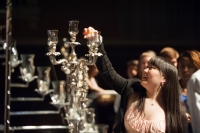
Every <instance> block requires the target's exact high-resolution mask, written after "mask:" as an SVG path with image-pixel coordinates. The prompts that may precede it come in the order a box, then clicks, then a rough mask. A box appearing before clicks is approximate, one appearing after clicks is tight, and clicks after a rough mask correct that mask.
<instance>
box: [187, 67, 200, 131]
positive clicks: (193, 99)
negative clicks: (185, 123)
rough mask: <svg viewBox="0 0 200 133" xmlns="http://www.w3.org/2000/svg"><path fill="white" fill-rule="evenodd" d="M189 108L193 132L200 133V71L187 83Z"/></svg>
mask: <svg viewBox="0 0 200 133" xmlns="http://www.w3.org/2000/svg"><path fill="white" fill-rule="evenodd" d="M187 96H188V106H189V110H190V115H191V124H192V130H193V132H194V133H200V126H199V125H200V70H198V71H197V72H195V73H194V74H193V75H192V76H191V78H190V79H189V81H188V83H187Z"/></svg>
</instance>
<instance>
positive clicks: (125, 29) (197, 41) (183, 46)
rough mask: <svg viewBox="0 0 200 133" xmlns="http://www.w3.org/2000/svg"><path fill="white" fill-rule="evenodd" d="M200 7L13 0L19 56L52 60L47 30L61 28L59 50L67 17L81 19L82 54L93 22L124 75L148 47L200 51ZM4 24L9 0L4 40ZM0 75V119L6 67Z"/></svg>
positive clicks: (0, 13) (0, 7)
mask: <svg viewBox="0 0 200 133" xmlns="http://www.w3.org/2000/svg"><path fill="white" fill-rule="evenodd" d="M199 7H200V1H199V0H193V1H192V0H190V1H188V0H182V1H177V0H166V1H165V0H162V1H161V0H151V1H147V0H13V1H12V32H13V34H12V38H13V39H15V40H16V41H17V49H18V53H19V55H20V54H23V53H33V54H35V65H36V66H41V65H50V63H49V59H48V57H47V56H45V53H46V52H47V51H46V49H47V44H46V42H47V32H46V31H47V30H50V29H57V30H59V33H58V37H59V43H58V46H57V51H60V50H59V49H60V47H61V46H63V41H62V39H63V38H64V37H66V38H68V39H69V38H70V37H69V34H68V32H67V31H68V21H69V20H79V34H78V36H77V41H78V42H80V43H81V44H82V45H81V46H77V47H76V53H77V55H78V57H81V56H84V55H85V54H87V53H88V52H87V46H86V40H84V39H83V35H82V31H83V29H84V28H85V27H88V26H92V27H94V28H95V29H97V30H99V31H101V34H102V36H103V38H104V45H105V49H106V51H107V53H108V56H109V58H110V60H111V62H112V63H113V66H114V68H115V69H116V71H117V72H118V73H119V74H121V75H122V76H124V77H126V62H127V61H129V60H132V59H138V57H139V55H140V54H141V53H142V52H144V51H146V50H149V49H151V50H154V51H155V52H156V53H157V54H159V51H160V50H161V49H162V48H163V47H166V46H171V47H174V48H175V49H177V50H178V52H180V53H181V52H182V51H184V50H187V49H196V50H200V8H199ZM5 24H6V0H1V1H0V28H1V30H0V31H1V32H0V37H1V38H0V39H3V40H4V39H5V30H4V29H5ZM1 53H2V52H1ZM60 58H62V57H60ZM1 62H3V59H1ZM55 69H56V73H57V76H58V78H59V79H64V78H65V75H64V73H63V72H62V71H61V70H60V66H55ZM17 70H18V68H16V73H14V75H16V74H17ZM0 74H1V79H0V84H1V88H0V89H1V90H2V91H1V93H0V94H1V95H0V97H1V107H2V109H1V112H0V114H1V117H0V122H3V100H4V93H3V90H4V79H5V78H4V76H5V69H4V68H2V69H1V70H0ZM13 77H14V76H13ZM97 80H98V82H99V85H100V86H102V87H103V88H106V89H109V87H108V86H107V85H106V84H105V82H104V81H103V80H102V79H101V77H100V76H98V77H97Z"/></svg>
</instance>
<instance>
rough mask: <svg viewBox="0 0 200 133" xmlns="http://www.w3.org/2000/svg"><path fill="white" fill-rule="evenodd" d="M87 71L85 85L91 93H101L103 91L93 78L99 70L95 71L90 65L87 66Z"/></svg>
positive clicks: (93, 66)
mask: <svg viewBox="0 0 200 133" xmlns="http://www.w3.org/2000/svg"><path fill="white" fill-rule="evenodd" d="M88 68H89V70H88V79H87V84H88V86H89V88H90V89H91V90H92V91H95V92H99V93H102V92H104V89H103V88H101V87H99V85H98V83H97V81H96V79H95V77H96V76H97V75H98V74H99V70H98V69H97V67H96V65H95V64H94V65H90V66H88Z"/></svg>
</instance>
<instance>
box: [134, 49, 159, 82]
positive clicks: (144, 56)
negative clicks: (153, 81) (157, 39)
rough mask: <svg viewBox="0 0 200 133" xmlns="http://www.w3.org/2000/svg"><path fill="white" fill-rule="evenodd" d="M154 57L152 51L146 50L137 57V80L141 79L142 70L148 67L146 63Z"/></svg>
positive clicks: (154, 54)
mask: <svg viewBox="0 0 200 133" xmlns="http://www.w3.org/2000/svg"><path fill="white" fill-rule="evenodd" d="M154 56H156V53H155V52H154V51H152V50H148V51H146V52H143V53H142V54H141V55H140V57H139V63H138V72H137V74H138V75H137V78H139V79H141V78H142V72H143V71H144V69H145V68H146V67H147V66H148V61H149V60H150V59H151V58H152V57H154Z"/></svg>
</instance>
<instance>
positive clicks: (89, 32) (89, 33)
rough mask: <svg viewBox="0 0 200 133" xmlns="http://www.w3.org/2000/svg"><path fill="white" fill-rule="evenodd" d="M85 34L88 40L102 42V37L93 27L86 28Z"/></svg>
mask: <svg viewBox="0 0 200 133" xmlns="http://www.w3.org/2000/svg"><path fill="white" fill-rule="evenodd" d="M83 35H84V39H87V40H88V41H92V42H93V41H95V42H100V43H102V37H101V36H100V35H99V32H98V31H97V30H95V29H94V28H93V27H88V28H84V31H83Z"/></svg>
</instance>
